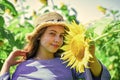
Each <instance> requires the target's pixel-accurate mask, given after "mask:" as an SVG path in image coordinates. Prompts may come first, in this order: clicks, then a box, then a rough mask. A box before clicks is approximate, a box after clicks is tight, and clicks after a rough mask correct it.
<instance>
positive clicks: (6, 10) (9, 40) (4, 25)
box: [0, 0, 120, 80]
mask: <svg viewBox="0 0 120 80" xmlns="http://www.w3.org/2000/svg"><path fill="white" fill-rule="evenodd" d="M14 1H15V3H16V1H17V0H14ZM40 1H42V0H40ZM45 1H46V2H41V3H43V4H44V5H43V6H41V7H40V9H39V11H37V12H36V11H34V12H33V15H29V17H26V16H25V14H28V13H29V12H28V11H27V9H28V8H29V7H30V6H26V7H24V10H19V11H18V10H16V8H17V7H16V8H15V6H14V5H13V3H11V2H10V1H8V0H0V68H1V67H2V64H3V63H4V61H5V59H6V58H7V56H8V55H9V54H10V52H11V51H12V50H14V49H22V48H23V46H24V44H25V35H26V34H27V33H29V32H31V31H32V30H33V29H34V25H33V23H32V22H33V20H34V18H35V17H36V16H37V15H40V14H42V13H41V11H43V13H45V12H48V11H50V10H49V9H47V6H48V5H47V0H45ZM52 1H53V0H52ZM22 2H23V3H25V0H22ZM19 7H20V6H19ZM68 7H69V6H67V5H65V4H63V5H62V6H61V7H58V6H57V5H53V7H52V8H53V9H54V10H56V11H59V12H61V14H62V15H63V16H64V17H65V18H66V19H67V21H69V22H71V21H72V20H75V21H76V22H77V23H80V22H79V21H78V20H77V11H76V10H75V9H74V8H71V9H69V8H68ZM104 9H106V8H104ZM106 10H107V9H106ZM70 11H72V12H73V13H74V15H70V14H69V13H70ZM6 14H7V16H9V17H7V18H8V20H9V21H8V22H7V21H6ZM105 15H106V16H105V17H104V18H102V19H100V20H97V21H94V22H91V23H90V24H89V25H87V27H88V35H89V36H90V37H91V38H93V39H94V38H96V37H99V36H102V35H104V34H106V33H110V34H109V35H107V36H104V37H101V38H99V39H98V40H97V41H96V56H97V57H98V58H99V60H100V61H101V62H102V63H103V64H104V65H105V66H106V67H107V69H108V70H109V71H110V74H111V80H119V79H120V78H119V76H120V74H119V73H120V67H119V65H120V59H119V58H120V32H116V31H117V30H120V20H119V16H120V13H119V11H117V10H116V11H115V10H109V11H108V13H106V14H105ZM111 16H112V18H108V17H111ZM21 21H22V22H21ZM14 69H15V67H12V69H11V72H13V71H14Z"/></svg>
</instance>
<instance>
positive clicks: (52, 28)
mask: <svg viewBox="0 0 120 80" xmlns="http://www.w3.org/2000/svg"><path fill="white" fill-rule="evenodd" d="M47 30H54V31H57V32H65V28H64V27H63V26H60V25H54V26H49V27H47Z"/></svg>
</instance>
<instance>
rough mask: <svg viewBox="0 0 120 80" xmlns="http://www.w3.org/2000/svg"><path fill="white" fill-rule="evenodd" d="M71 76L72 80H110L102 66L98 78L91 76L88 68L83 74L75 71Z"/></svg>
mask: <svg viewBox="0 0 120 80" xmlns="http://www.w3.org/2000/svg"><path fill="white" fill-rule="evenodd" d="M101 65H102V64H101ZM72 74H73V78H74V80H79V79H83V80H110V79H111V76H110V73H109V71H108V70H107V68H106V67H105V66H104V65H102V72H101V75H100V76H99V77H95V76H93V75H92V73H91V71H90V69H89V68H85V72H84V73H76V71H75V70H73V71H72Z"/></svg>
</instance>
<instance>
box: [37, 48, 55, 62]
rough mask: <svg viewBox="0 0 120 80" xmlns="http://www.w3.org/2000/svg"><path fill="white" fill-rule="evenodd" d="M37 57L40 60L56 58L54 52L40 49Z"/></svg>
mask: <svg viewBox="0 0 120 80" xmlns="http://www.w3.org/2000/svg"><path fill="white" fill-rule="evenodd" d="M35 58H36V59H39V60H47V59H53V58H54V53H50V52H47V51H42V50H38V52H37V55H36V57H35Z"/></svg>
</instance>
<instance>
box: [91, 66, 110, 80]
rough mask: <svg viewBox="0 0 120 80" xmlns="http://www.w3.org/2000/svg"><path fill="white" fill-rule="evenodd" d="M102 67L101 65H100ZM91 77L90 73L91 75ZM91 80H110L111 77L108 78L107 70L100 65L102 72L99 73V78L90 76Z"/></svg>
mask: <svg viewBox="0 0 120 80" xmlns="http://www.w3.org/2000/svg"><path fill="white" fill-rule="evenodd" d="M101 65H102V64H101ZM91 75H92V73H91ZM92 79H93V80H110V79H111V76H110V73H109V71H108V70H107V68H106V67H105V66H104V65H102V72H101V75H100V76H99V77H94V76H93V75H92Z"/></svg>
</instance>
